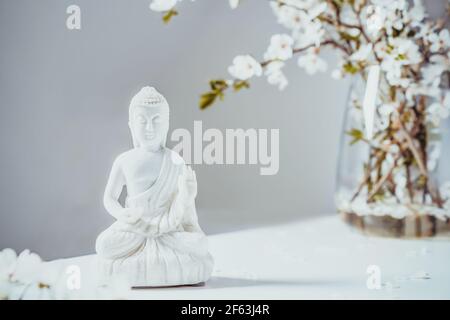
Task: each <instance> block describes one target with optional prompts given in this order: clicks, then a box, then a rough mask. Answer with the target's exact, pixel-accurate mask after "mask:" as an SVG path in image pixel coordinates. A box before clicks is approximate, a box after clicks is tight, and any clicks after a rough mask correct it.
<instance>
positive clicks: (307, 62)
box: [297, 48, 327, 74]
mask: <svg viewBox="0 0 450 320" xmlns="http://www.w3.org/2000/svg"><path fill="white" fill-rule="evenodd" d="M297 64H298V66H299V67H300V68H304V69H305V71H306V73H308V74H315V73H316V72H325V71H326V70H327V63H326V61H325V60H323V59H321V58H320V57H319V55H318V54H317V53H316V49H315V48H310V49H308V50H307V52H306V54H304V55H302V56H300V57H299V58H298V61H297Z"/></svg>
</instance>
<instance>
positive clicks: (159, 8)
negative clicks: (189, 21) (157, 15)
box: [150, 0, 177, 12]
mask: <svg viewBox="0 0 450 320" xmlns="http://www.w3.org/2000/svg"><path fill="white" fill-rule="evenodd" d="M176 4H177V0H153V1H152V2H151V3H150V10H153V11H156V12H165V11H169V10H171V9H173V7H175V5H176Z"/></svg>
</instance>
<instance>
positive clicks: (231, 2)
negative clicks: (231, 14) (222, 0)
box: [228, 0, 240, 9]
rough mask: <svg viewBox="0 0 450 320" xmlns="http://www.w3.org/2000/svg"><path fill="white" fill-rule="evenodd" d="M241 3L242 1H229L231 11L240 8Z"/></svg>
mask: <svg viewBox="0 0 450 320" xmlns="http://www.w3.org/2000/svg"><path fill="white" fill-rule="evenodd" d="M239 1H240V0H228V2H229V3H230V7H231V9H236V8H237V7H238V6H239Z"/></svg>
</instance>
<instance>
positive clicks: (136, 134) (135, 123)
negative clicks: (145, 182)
mask: <svg viewBox="0 0 450 320" xmlns="http://www.w3.org/2000/svg"><path fill="white" fill-rule="evenodd" d="M128 124H129V126H130V130H131V136H132V138H133V145H134V147H135V148H145V149H147V150H151V151H154V150H158V149H159V148H161V147H164V146H165V145H166V139H167V132H168V131H169V104H168V103H167V101H166V99H165V98H164V96H163V95H162V94H160V93H159V92H158V91H157V90H156V89H155V88H153V87H144V88H142V89H141V90H140V91H139V92H138V93H137V94H136V95H135V96H134V97H133V99H131V102H130V109H129V122H128Z"/></svg>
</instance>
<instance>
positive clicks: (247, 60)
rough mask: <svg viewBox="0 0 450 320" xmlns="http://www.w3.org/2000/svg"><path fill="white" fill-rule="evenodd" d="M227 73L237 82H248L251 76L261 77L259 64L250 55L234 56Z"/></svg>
mask: <svg viewBox="0 0 450 320" xmlns="http://www.w3.org/2000/svg"><path fill="white" fill-rule="evenodd" d="M228 72H229V73H230V74H231V75H232V76H233V77H235V78H237V79H239V80H248V79H250V78H252V77H253V76H258V77H259V76H261V74H262V67H261V64H260V63H259V62H258V61H256V60H255V59H254V58H253V57H252V56H250V55H241V56H236V57H235V58H234V59H233V64H232V65H231V66H230V67H228Z"/></svg>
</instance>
